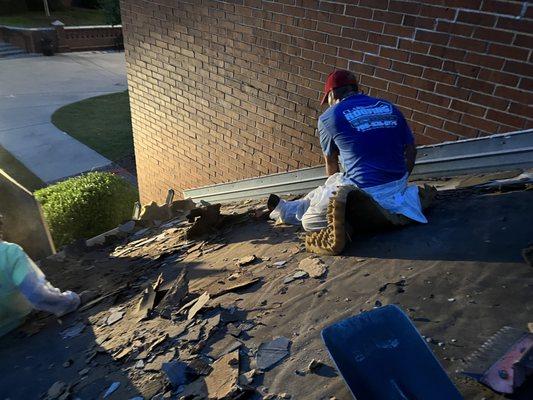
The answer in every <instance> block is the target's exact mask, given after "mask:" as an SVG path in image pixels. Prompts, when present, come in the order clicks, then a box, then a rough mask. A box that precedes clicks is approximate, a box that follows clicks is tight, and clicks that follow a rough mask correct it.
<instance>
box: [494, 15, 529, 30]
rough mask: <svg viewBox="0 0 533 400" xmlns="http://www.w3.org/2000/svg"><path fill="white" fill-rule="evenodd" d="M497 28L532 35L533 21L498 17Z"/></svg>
mask: <svg viewBox="0 0 533 400" xmlns="http://www.w3.org/2000/svg"><path fill="white" fill-rule="evenodd" d="M496 27H497V28H501V29H507V30H511V31H520V32H524V33H527V34H531V32H533V20H531V19H529V20H526V19H516V18H507V17H498V22H497V23H496Z"/></svg>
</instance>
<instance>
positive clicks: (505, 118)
mask: <svg viewBox="0 0 533 400" xmlns="http://www.w3.org/2000/svg"><path fill="white" fill-rule="evenodd" d="M486 118H487V119H490V120H492V121H496V122H500V123H503V124H505V125H510V126H514V127H515V128H518V129H520V128H523V127H524V118H521V117H517V116H516V115H512V114H510V113H508V112H502V111H497V110H489V111H488V112H487V117H486Z"/></svg>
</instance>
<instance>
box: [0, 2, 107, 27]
mask: <svg viewBox="0 0 533 400" xmlns="http://www.w3.org/2000/svg"><path fill="white" fill-rule="evenodd" d="M55 20H60V21H61V22H63V23H64V24H65V25H69V26H71V25H105V24H107V23H106V20H105V15H104V12H103V11H102V10H91V9H87V8H76V7H72V8H70V9H67V10H62V11H51V12H50V17H47V16H45V15H44V11H42V12H36V11H28V12H26V13H24V14H13V15H0V25H11V26H24V27H27V28H37V27H43V26H45V27H49V26H50V23H51V22H53V21H55Z"/></svg>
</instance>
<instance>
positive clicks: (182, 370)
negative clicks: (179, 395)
mask: <svg viewBox="0 0 533 400" xmlns="http://www.w3.org/2000/svg"><path fill="white" fill-rule="evenodd" d="M161 369H162V370H163V371H164V372H165V374H166V375H167V378H168V380H169V381H170V383H171V385H172V387H175V388H177V387H178V386H180V385H184V384H186V383H187V377H186V373H187V364H185V363H184V362H182V361H178V360H174V361H171V362H168V363H164V364H163V367H162V368H161Z"/></svg>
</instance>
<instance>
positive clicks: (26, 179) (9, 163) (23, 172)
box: [0, 146, 46, 192]
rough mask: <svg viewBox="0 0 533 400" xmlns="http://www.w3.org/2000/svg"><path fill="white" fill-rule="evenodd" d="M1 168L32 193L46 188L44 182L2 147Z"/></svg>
mask: <svg viewBox="0 0 533 400" xmlns="http://www.w3.org/2000/svg"><path fill="white" fill-rule="evenodd" d="M0 168H1V169H3V170H4V171H5V172H6V173H7V174H8V175H9V176H11V177H12V178H13V179H14V180H16V181H17V182H18V183H20V184H21V185H22V186H24V187H25V188H26V189H28V190H29V191H30V192H33V191H34V190H37V189H40V188H42V187H45V186H46V185H45V184H44V182H43V181H42V180H40V179H39V178H38V177H37V176H36V175H34V174H33V172H31V171H30V170H29V169H28V168H26V166H25V165H24V164H22V163H21V162H20V161H19V160H17V159H16V158H15V157H13V156H12V155H11V153H9V152H8V151H7V150H6V149H4V148H3V147H2V146H0Z"/></svg>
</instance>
